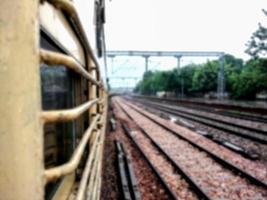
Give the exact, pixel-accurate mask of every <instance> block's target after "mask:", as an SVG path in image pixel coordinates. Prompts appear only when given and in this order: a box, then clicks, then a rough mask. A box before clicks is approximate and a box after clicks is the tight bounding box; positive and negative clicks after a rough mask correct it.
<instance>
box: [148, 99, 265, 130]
mask: <svg viewBox="0 0 267 200" xmlns="http://www.w3.org/2000/svg"><path fill="white" fill-rule="evenodd" d="M153 103H155V104H162V103H156V102H153ZM164 106H166V107H168V108H171V109H172V108H174V109H176V110H181V111H185V112H188V113H193V114H199V115H201V116H206V117H210V118H213V119H218V120H221V121H223V122H229V123H234V124H238V125H241V126H244V127H248V128H255V129H259V130H263V131H266V130H267V124H265V123H262V122H255V121H249V120H244V119H238V118H234V117H229V116H223V115H219V114H215V113H210V112H206V111H201V110H196V109H191V108H188V107H182V106H178V105H164Z"/></svg>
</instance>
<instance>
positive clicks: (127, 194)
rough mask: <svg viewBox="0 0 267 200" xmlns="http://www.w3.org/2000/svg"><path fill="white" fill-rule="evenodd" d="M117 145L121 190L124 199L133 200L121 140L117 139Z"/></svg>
mask: <svg viewBox="0 0 267 200" xmlns="http://www.w3.org/2000/svg"><path fill="white" fill-rule="evenodd" d="M115 146H116V151H117V167H118V171H119V176H120V185H121V190H122V194H123V199H124V200H132V196H131V186H130V183H129V182H128V180H127V177H126V176H127V172H126V170H125V167H126V166H125V162H124V154H123V152H122V148H121V145H120V142H118V141H117V140H116V141H115Z"/></svg>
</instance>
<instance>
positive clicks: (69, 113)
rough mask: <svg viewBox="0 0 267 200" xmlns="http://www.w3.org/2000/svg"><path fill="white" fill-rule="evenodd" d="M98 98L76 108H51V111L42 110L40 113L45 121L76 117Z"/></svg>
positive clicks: (59, 120) (60, 120)
mask: <svg viewBox="0 0 267 200" xmlns="http://www.w3.org/2000/svg"><path fill="white" fill-rule="evenodd" d="M98 102H99V99H94V100H91V101H88V102H86V103H84V104H82V105H80V106H77V107H76V108H72V109H68V110H52V111H43V112H42V113H41V116H42V119H43V120H44V122H45V123H48V122H63V121H70V120H73V119H76V118H78V117H79V116H80V115H81V114H82V113H83V112H85V111H86V110H88V109H89V108H90V107H92V106H93V105H94V104H96V103H98Z"/></svg>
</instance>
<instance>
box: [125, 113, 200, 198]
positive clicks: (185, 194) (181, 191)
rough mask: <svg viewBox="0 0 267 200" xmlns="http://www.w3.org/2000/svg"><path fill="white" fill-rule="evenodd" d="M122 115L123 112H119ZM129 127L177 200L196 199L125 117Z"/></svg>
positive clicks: (160, 155)
mask: <svg viewBox="0 0 267 200" xmlns="http://www.w3.org/2000/svg"><path fill="white" fill-rule="evenodd" d="M120 113H123V111H120ZM123 119H124V121H127V122H128V124H129V126H130V127H131V130H132V131H131V135H132V136H133V137H134V138H135V141H136V142H137V143H138V144H139V145H140V146H141V148H142V150H143V151H144V153H145V154H146V156H147V157H148V158H149V160H150V161H151V163H152V164H153V166H154V167H155V168H156V169H157V170H158V172H159V173H160V174H161V176H162V177H163V178H164V180H165V182H166V183H167V184H168V186H169V187H170V188H171V190H172V191H173V192H174V193H175V195H176V196H177V197H178V199H184V200H193V199H198V198H197V196H196V195H195V194H194V193H193V192H192V191H191V190H190V189H189V185H188V183H187V182H186V181H185V180H184V179H183V178H182V177H181V176H180V175H179V174H178V173H177V170H175V168H174V167H173V166H172V165H171V164H170V163H169V162H168V161H167V160H166V158H164V157H163V155H162V154H161V153H160V152H159V151H158V150H157V149H156V148H155V147H154V146H153V144H152V143H151V142H150V141H149V139H148V138H147V137H145V136H144V135H143V133H142V132H141V131H139V130H138V129H137V127H135V126H134V125H133V123H129V119H128V117H127V116H124V117H123Z"/></svg>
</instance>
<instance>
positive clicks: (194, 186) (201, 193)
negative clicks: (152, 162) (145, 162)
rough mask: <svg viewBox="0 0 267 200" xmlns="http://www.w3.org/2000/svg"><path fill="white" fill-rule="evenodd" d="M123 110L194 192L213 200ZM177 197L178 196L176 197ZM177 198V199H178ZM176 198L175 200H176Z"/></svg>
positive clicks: (202, 197) (203, 197)
mask: <svg viewBox="0 0 267 200" xmlns="http://www.w3.org/2000/svg"><path fill="white" fill-rule="evenodd" d="M119 106H120V107H121V109H122V110H123V111H124V112H125V113H126V115H127V116H128V117H129V118H130V119H131V120H132V121H134V122H135V124H136V125H137V127H138V128H139V129H140V130H141V132H142V133H143V134H144V135H145V137H146V138H148V139H149V140H150V141H151V143H152V144H153V145H154V146H155V147H156V149H158V151H159V152H161V153H162V154H163V155H164V156H165V158H166V159H167V160H168V161H169V162H170V163H171V164H172V165H173V166H174V167H175V169H176V170H177V171H178V172H180V173H181V175H182V176H183V178H184V179H185V180H186V181H187V182H188V183H189V184H190V185H191V186H192V187H193V188H194V192H195V193H196V194H197V195H198V196H199V197H200V198H201V199H207V200H212V198H211V197H209V195H208V194H207V193H206V192H205V191H204V190H202V189H201V187H200V186H199V185H198V184H197V183H196V182H195V181H194V180H193V179H192V178H191V176H190V175H188V174H187V173H186V172H185V170H184V169H183V168H182V167H180V166H179V165H178V164H177V163H176V162H175V161H174V160H173V159H172V158H171V157H170V155H169V154H168V153H167V152H166V151H165V150H164V149H163V148H161V147H160V146H159V145H158V144H157V142H156V141H155V140H154V139H153V138H152V137H150V136H149V134H148V132H147V131H145V130H144V129H143V128H142V127H141V126H140V125H138V124H137V123H136V120H135V119H134V118H133V117H131V116H130V114H129V113H128V112H127V111H126V110H125V109H124V108H123V107H122V106H121V105H119ZM175 197H176V195H175ZM176 198H177V197H176ZM176 198H175V199H176Z"/></svg>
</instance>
